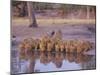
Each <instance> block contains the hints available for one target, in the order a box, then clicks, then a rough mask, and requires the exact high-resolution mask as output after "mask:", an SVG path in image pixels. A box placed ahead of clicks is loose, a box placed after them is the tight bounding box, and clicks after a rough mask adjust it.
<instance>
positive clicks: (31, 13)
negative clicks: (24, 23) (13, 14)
mask: <svg viewBox="0 0 100 75" xmlns="http://www.w3.org/2000/svg"><path fill="white" fill-rule="evenodd" d="M27 8H28V16H29V20H30V25H29V27H37V23H36V18H35V14H34V9H33V4H32V2H27Z"/></svg>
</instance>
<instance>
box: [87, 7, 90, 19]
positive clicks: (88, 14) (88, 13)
mask: <svg viewBox="0 0 100 75" xmlns="http://www.w3.org/2000/svg"><path fill="white" fill-rule="evenodd" d="M89 18H90V7H89V6H87V19H89Z"/></svg>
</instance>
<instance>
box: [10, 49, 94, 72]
mask: <svg viewBox="0 0 100 75" xmlns="http://www.w3.org/2000/svg"><path fill="white" fill-rule="evenodd" d="M12 55H14V56H12V58H11V59H12V60H11V72H12V73H13V74H19V73H39V72H53V71H70V70H86V69H95V67H96V63H95V55H86V54H85V55H84V54H74V53H65V52H36V51H35V52H28V53H27V54H19V53H18V51H12Z"/></svg>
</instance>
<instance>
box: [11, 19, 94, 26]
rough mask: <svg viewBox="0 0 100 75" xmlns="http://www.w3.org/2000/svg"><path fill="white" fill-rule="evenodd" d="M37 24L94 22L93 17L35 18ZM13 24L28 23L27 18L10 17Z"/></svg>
mask: <svg viewBox="0 0 100 75" xmlns="http://www.w3.org/2000/svg"><path fill="white" fill-rule="evenodd" d="M37 23H38V25H61V24H65V25H67V24H69V25H70V24H71V25H72V24H73V25H76V24H77V25H81V24H95V19H61V18H55V19H37ZM12 24H13V25H29V19H28V18H12Z"/></svg>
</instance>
